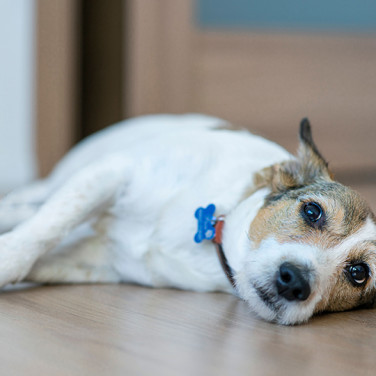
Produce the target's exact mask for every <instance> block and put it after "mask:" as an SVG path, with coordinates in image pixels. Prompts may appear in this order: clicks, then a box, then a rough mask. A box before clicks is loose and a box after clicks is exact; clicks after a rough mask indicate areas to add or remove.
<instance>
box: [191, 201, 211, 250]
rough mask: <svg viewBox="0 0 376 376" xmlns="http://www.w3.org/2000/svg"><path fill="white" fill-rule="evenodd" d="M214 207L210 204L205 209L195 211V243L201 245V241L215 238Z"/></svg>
mask: <svg viewBox="0 0 376 376" xmlns="http://www.w3.org/2000/svg"><path fill="white" fill-rule="evenodd" d="M214 212H215V205H214V204H210V205H208V207H207V208H198V209H197V210H196V211H195V217H196V218H197V232H196V235H195V238H194V240H195V242H196V243H201V242H202V241H203V240H205V239H207V240H211V239H213V238H214V236H215V228H214V225H215V223H216V220H217V219H216V218H215V217H214Z"/></svg>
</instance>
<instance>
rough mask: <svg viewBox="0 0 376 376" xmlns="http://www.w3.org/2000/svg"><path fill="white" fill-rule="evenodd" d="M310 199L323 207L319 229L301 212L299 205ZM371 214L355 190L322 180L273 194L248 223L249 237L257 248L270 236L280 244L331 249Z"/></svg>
mask: <svg viewBox="0 0 376 376" xmlns="http://www.w3.org/2000/svg"><path fill="white" fill-rule="evenodd" d="M311 201H312V202H317V203H318V204H319V205H320V206H321V207H322V208H323V210H324V213H325V217H326V219H325V223H324V225H323V228H322V229H316V228H313V227H311V226H310V225H309V224H308V223H307V222H306V220H305V219H304V217H303V215H302V206H303V205H304V203H306V202H311ZM370 213H371V211H370V209H369V208H368V205H367V204H366V203H365V201H364V200H363V199H362V198H361V197H360V196H359V195H358V194H357V193H356V192H354V191H352V190H351V189H349V188H347V187H344V186H343V185H341V184H339V183H336V182H326V181H321V182H318V183H316V184H312V185H310V186H307V187H304V188H300V189H296V190H291V191H287V192H284V193H282V194H273V193H272V194H271V195H270V196H269V197H267V198H266V200H265V205H264V206H263V208H261V209H260V211H259V213H258V214H257V216H256V217H255V219H254V220H253V222H252V223H251V226H250V229H249V236H250V238H251V240H252V241H253V242H254V245H255V246H256V247H258V246H259V244H260V243H261V241H262V240H264V239H267V238H269V237H273V238H275V239H276V240H277V241H278V242H280V243H286V242H291V241H299V242H304V243H306V244H310V245H317V246H319V247H320V248H324V249H325V248H331V247H333V246H335V245H337V244H338V243H339V242H340V241H342V240H343V238H344V237H346V236H348V235H350V234H352V233H354V232H355V231H357V230H358V229H359V228H360V227H361V226H362V225H363V224H364V222H365V220H366V218H367V217H368V216H369V215H370Z"/></svg>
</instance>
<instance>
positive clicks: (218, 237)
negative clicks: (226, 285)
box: [212, 215, 236, 288]
mask: <svg viewBox="0 0 376 376" xmlns="http://www.w3.org/2000/svg"><path fill="white" fill-rule="evenodd" d="M224 224H225V216H224V215H221V216H219V217H218V218H216V223H215V225H214V228H215V236H214V238H213V240H212V241H213V243H214V244H215V245H216V249H217V255H218V258H219V261H220V263H221V265H222V269H223V271H224V272H225V274H226V277H227V279H228V280H229V281H230V283H231V285H232V287H234V288H235V287H236V283H235V279H234V273H233V270H232V269H231V267H230V265H229V264H228V261H227V258H226V255H225V253H224V251H223V246H222V231H223V226H224Z"/></svg>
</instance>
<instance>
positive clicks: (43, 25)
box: [35, 0, 79, 176]
mask: <svg viewBox="0 0 376 376" xmlns="http://www.w3.org/2000/svg"><path fill="white" fill-rule="evenodd" d="M36 8H37V9H36V12H37V23H36V26H37V27H36V29H37V30H36V60H37V62H36V76H37V77H36V89H37V90H36V91H37V92H36V95H37V98H36V104H35V106H36V124H37V153H38V160H39V174H40V176H45V175H47V173H49V172H50V171H51V169H52V167H53V166H54V165H55V163H56V162H57V161H58V160H59V159H60V158H61V157H62V156H63V155H64V154H65V153H66V152H67V150H68V149H69V148H70V147H71V146H72V145H73V144H74V142H75V141H76V128H77V122H78V109H77V102H78V85H77V83H78V67H79V65H78V43H79V40H78V38H77V34H78V29H77V23H78V10H79V2H77V1H75V0H65V1H60V0H38V1H37V2H36Z"/></svg>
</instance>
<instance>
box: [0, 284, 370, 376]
mask: <svg viewBox="0 0 376 376" xmlns="http://www.w3.org/2000/svg"><path fill="white" fill-rule="evenodd" d="M0 317H1V320H0V333H1V337H2V341H1V343H0V350H1V352H0V354H1V363H0V370H1V371H4V373H3V374H7V375H21V374H22V375H23V374H28V375H30V376H33V375H47V374H51V375H103V374H107V375H151V374H152V375H164V376H168V375H195V374H198V375H214V374H215V375H217V376H221V375H229V374H249V375H276V374H282V375H329V374H330V375H332V376H336V375H341V376H343V375H352V376H353V375H374V370H375V367H376V359H375V356H374V349H375V346H376V311H375V310H360V311H354V312H346V313H338V314H329V315H323V316H320V317H316V318H314V319H313V320H312V321H311V322H309V323H308V324H306V325H302V326H296V327H284V326H278V325H274V324H270V323H266V322H264V321H262V320H259V319H258V318H256V317H255V315H254V314H253V313H251V312H250V311H249V309H248V307H247V305H246V304H245V303H244V302H243V301H241V300H239V299H238V298H236V297H234V296H232V295H227V294H221V293H212V294H209V293H192V292H183V291H177V290H167V289H166V290H157V289H148V288H143V287H138V286H130V285H100V286H98V285H84V286H47V287H46V286H44V287H35V288H33V287H32V288H28V289H25V290H18V291H17V290H16V291H8V292H4V293H2V294H1V296H0ZM5 371H6V372H5Z"/></svg>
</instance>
